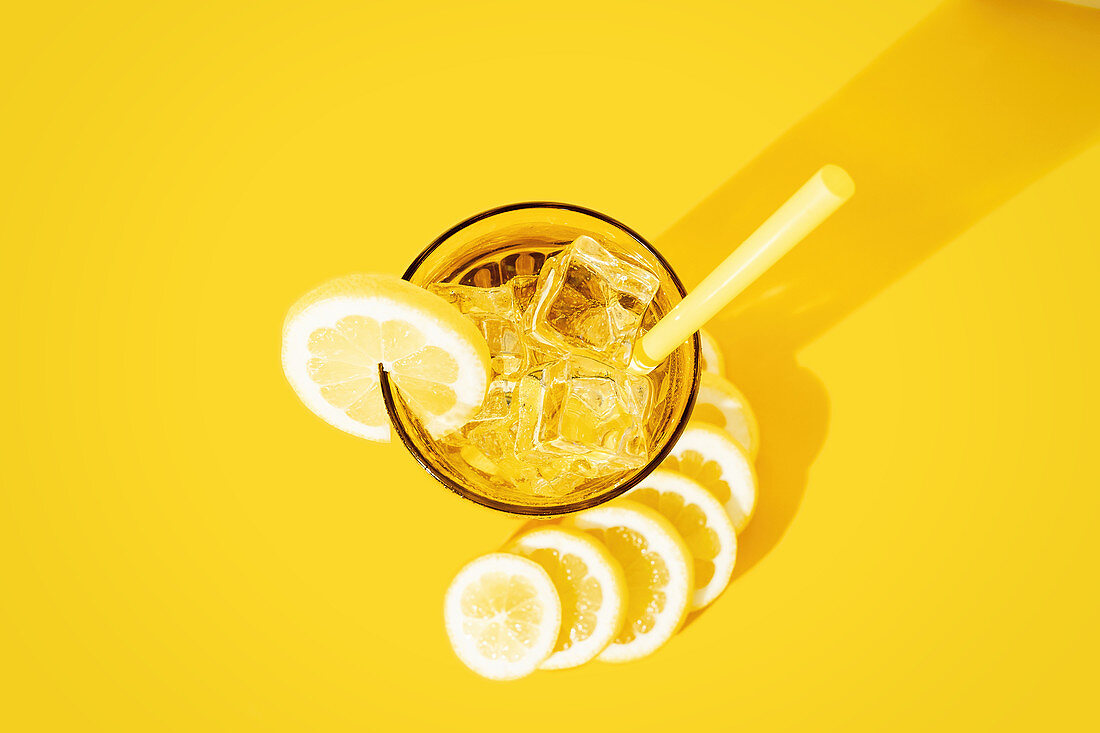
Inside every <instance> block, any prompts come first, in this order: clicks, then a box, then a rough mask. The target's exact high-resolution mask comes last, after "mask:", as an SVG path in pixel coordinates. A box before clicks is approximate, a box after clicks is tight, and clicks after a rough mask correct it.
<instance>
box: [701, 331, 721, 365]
mask: <svg viewBox="0 0 1100 733" xmlns="http://www.w3.org/2000/svg"><path fill="white" fill-rule="evenodd" d="M699 345H700V347H701V348H700V354H699V368H700V369H702V370H703V371H704V372H710V373H711V374H717V375H719V376H721V375H723V374H725V373H726V360H725V358H724V357H723V356H722V349H721V348H719V346H718V342H717V341H716V340H715V339H714V337H713V336H711V335H710V334H709V333H707V332H706V331H705V330H704V329H702V328H700V329H699Z"/></svg>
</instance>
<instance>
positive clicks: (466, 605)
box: [443, 552, 561, 680]
mask: <svg viewBox="0 0 1100 733" xmlns="http://www.w3.org/2000/svg"><path fill="white" fill-rule="evenodd" d="M443 618H444V621H445V623H446V626H447V636H448V637H449V638H450V640H451V647H453V648H454V650H455V654H457V655H458V658H459V659H460V660H461V661H462V663H463V664H465V665H466V666H467V667H469V668H470V669H472V670H473V671H475V672H477V673H478V674H479V675H481V676H482V677H488V678H489V679H493V680H512V679H516V678H518V677H524V676H526V675H529V674H531V673H532V672H534V671H535V670H536V669H537V668H538V666H539V664H540V663H542V661H543V660H544V659H546V657H547V656H549V654H550V652H551V651H552V650H553V649H554V644H555V643H556V642H557V640H558V628H559V626H560V625H561V606H560V605H559V602H558V592H557V591H556V590H555V589H554V583H553V582H552V581H551V580H550V576H549V575H547V574H546V571H545V570H543V569H542V567H541V566H540V565H539V564H538V563H536V562H533V561H531V560H528V559H527V558H524V557H520V556H518V555H512V554H508V553H503V552H498V553H493V554H491V555H483V556H482V557H479V558H478V559H476V560H474V561H473V562H471V563H470V564H469V565H467V566H466V567H464V568H462V570H459V571H458V575H456V576H455V579H454V580H453V581H451V587H450V588H448V589H447V595H446V597H445V598H444V600H443Z"/></svg>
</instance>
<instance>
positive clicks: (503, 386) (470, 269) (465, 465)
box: [382, 203, 699, 514]
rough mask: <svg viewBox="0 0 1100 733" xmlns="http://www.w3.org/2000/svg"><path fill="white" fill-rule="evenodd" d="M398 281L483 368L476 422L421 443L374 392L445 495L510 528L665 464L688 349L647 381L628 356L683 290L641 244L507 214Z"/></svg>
mask: <svg viewBox="0 0 1100 733" xmlns="http://www.w3.org/2000/svg"><path fill="white" fill-rule="evenodd" d="M405 278H406V279H407V280H409V281H411V282H412V283H414V284H416V285H420V286H422V287H425V288H426V289H428V290H430V291H432V292H434V293H436V294H437V295H440V296H441V297H443V298H444V299H446V300H448V301H450V302H451V303H452V304H454V305H455V306H456V307H457V308H459V310H461V311H462V312H463V313H464V314H465V315H466V316H467V317H468V318H469V319H470V320H472V321H473V322H474V323H475V325H477V326H478V328H479V330H480V331H481V332H482V334H483V335H484V336H485V338H486V341H487V342H488V343H489V349H490V354H491V356H492V362H491V374H490V384H489V389H488V392H487V396H486V399H485V403H484V405H483V406H482V408H481V410H480V411H479V412H478V413H477V414H475V415H474V416H473V417H472V418H471V420H470V421H469V422H468V423H467V424H466V425H464V426H463V427H462V428H461V429H460V430H458V431H455V432H453V433H451V434H449V435H446V436H444V437H442V438H440V439H438V440H437V439H434V438H432V437H431V436H430V435H429V434H428V433H427V431H425V430H424V429H423V426H422V425H420V424H419V421H418V420H417V419H416V417H415V416H414V415H413V414H412V413H411V412H410V411H409V410H408V409H407V406H406V404H405V402H404V400H403V398H402V395H401V394H400V391H399V390H397V389H395V388H393V386H392V383H390V382H389V380H388V379H386V378H383V380H382V381H383V395H384V397H385V401H386V405H387V409H388V410H389V412H390V416H391V419H392V421H393V424H394V428H395V432H396V433H397V435H398V436H399V437H400V438H401V439H402V441H403V442H404V443H405V445H406V446H407V447H408V448H409V449H410V451H412V453H413V454H414V456H416V457H417V459H418V460H419V461H420V463H421V464H422V465H423V466H424V467H425V468H426V469H427V470H428V471H429V472H430V473H431V474H432V475H433V476H435V477H436V478H437V479H439V480H440V481H441V482H443V483H444V484H445V485H446V486H448V487H449V488H450V489H452V490H454V491H456V492H457V493H459V494H461V495H462V496H465V497H467V498H469V499H472V500H474V501H476V502H478V503H480V504H483V505H485V506H489V507H492V508H495V509H502V510H505V511H509V512H514V513H519V514H556V513H561V512H568V511H575V510H577V509H582V508H585V507H588V506H593V505H595V504H597V503H600V502H602V501H605V500H607V499H609V498H611V497H613V496H617V495H619V494H621V493H623V492H625V491H627V490H628V489H630V488H631V487H632V486H634V485H635V484H636V483H637V482H638V481H640V480H641V479H642V478H644V477H645V476H646V475H648V473H649V472H650V471H651V470H653V469H654V468H655V467H656V466H657V465H658V464H659V463H660V462H661V460H662V459H663V458H664V457H665V455H666V454H667V452H668V450H669V449H670V448H671V446H672V444H673V442H675V438H676V437H677V436H678V435H679V433H680V431H681V430H682V429H683V427H684V424H685V422H686V418H687V415H688V414H690V408H691V405H692V403H693V401H694V398H695V394H696V391H697V389H698V372H699V367H698V359H699V356H698V354H699V346H698V337H695V338H693V339H689V340H688V341H687V342H686V343H685V344H683V345H682V346H681V347H679V348H677V349H676V350H675V351H673V353H672V354H671V355H670V356H669V357H668V358H667V359H664V360H663V361H662V362H661V363H660V364H659V365H658V366H657V367H656V368H655V369H654V370H652V371H651V372H650V373H648V374H645V375H638V374H633V373H631V372H629V371H628V366H629V364H630V358H631V353H632V349H633V345H634V343H635V342H636V340H637V339H638V338H639V336H640V335H641V334H644V333H645V332H646V331H647V330H648V328H649V327H651V326H652V325H653V324H654V323H655V322H656V321H657V320H658V319H659V318H661V317H662V316H663V315H664V314H665V313H667V312H668V311H669V310H670V309H671V308H672V307H673V306H675V305H676V304H677V303H679V302H680V300H681V299H682V298H683V296H684V290H683V287H682V285H681V284H680V282H679V280H678V278H677V277H676V275H675V273H674V272H673V271H672V269H671V268H670V267H669V265H668V264H667V263H666V262H665V261H664V260H663V258H662V257H661V256H660V255H659V254H658V253H657V252H656V250H654V249H653V248H652V247H651V246H650V245H649V244H648V243H646V242H645V240H644V239H642V238H641V237H640V236H639V235H637V234H636V233H634V232H633V231H631V230H630V229H628V228H627V227H625V226H624V225H622V224H619V223H618V222H616V221H614V220H612V219H610V218H609V217H606V216H604V215H602V214H599V213H597V212H594V211H590V210H587V209H582V208H580V207H573V206H567V205H563V204H545V203H542V204H518V205H515V206H508V207H503V208H501V209H495V210H493V211H490V212H486V213H484V214H480V215H478V216H475V217H473V218H471V219H469V220H467V221H465V222H463V223H462V224H459V225H458V226H456V227H455V228H454V229H452V230H450V231H449V232H447V233H446V234H444V235H443V236H442V237H440V238H439V239H438V240H437V241H436V242H435V243H433V244H432V245H431V246H430V247H429V248H428V249H427V250H425V251H424V252H423V253H422V254H421V255H420V256H419V257H418V258H417V259H416V260H415V261H414V262H413V264H412V265H411V266H410V267H409V269H408V271H407V272H406V273H405Z"/></svg>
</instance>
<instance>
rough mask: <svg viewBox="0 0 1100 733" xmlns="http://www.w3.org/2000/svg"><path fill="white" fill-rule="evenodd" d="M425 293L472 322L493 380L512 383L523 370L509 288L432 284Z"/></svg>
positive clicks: (515, 317) (509, 286)
mask: <svg viewBox="0 0 1100 733" xmlns="http://www.w3.org/2000/svg"><path fill="white" fill-rule="evenodd" d="M428 290H430V291H431V292H433V293H435V294H436V295H438V296H440V297H441V298H443V299H444V300H446V301H447V302H449V303H451V304H452V305H454V306H455V307H456V308H458V309H459V310H460V311H462V313H463V314H464V315H465V316H466V317H467V318H469V319H470V320H471V321H473V322H474V325H476V326H477V327H478V330H479V331H481V334H482V335H483V336H484V337H485V341H486V342H487V343H488V344H489V354H490V355H491V357H492V361H491V363H490V366H491V368H492V370H493V375H492V376H493V378H494V379H505V380H515V379H516V378H517V377H518V376H519V375H520V373H521V371H522V370H523V366H524V362H523V344H522V341H521V338H520V332H519V328H518V327H517V324H518V323H519V322H520V314H519V311H518V310H516V304H515V297H514V295H513V292H512V285H511V284H506V285H501V286H498V287H491V288H481V287H474V286H470V285H461V284H456V283H433V284H431V285H429V286H428Z"/></svg>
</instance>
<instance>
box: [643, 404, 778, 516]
mask: <svg viewBox="0 0 1100 733" xmlns="http://www.w3.org/2000/svg"><path fill="white" fill-rule="evenodd" d="M661 468H667V469H670V470H672V471H677V472H679V473H682V474H683V475H685V476H687V477H688V478H690V479H694V480H695V481H697V482H698V483H700V484H702V485H703V486H704V487H705V488H706V489H707V491H709V492H710V493H712V494H714V496H715V498H717V499H718V501H719V502H721V504H722V506H724V507H725V509H726V514H728V515H729V517H730V519H731V520H732V521H733V527H734V529H735V530H737V532H738V534H740V533H741V530H743V529H744V528H745V525H746V524H748V523H749V520H750V519H751V518H752V513H753V512H754V511H755V510H756V471H754V470H753V467H752V459H750V458H749V454H748V453H746V452H745V449H744V448H742V447H741V444H740V443H738V442H737V441H736V440H734V439H733V436H731V435H730V434H729V433H727V432H726V431H725V430H722V429H721V428H716V427H714V426H713V425H709V424H707V423H704V422H699V421H698V420H692V421H691V422H689V423H688V425H687V427H686V428H685V429H684V432H683V433H682V434H681V435H680V439H679V440H677V441H676V444H675V445H674V446H672V452H671V453H669V455H668V458H666V459H665V460H664V462H663V463H661Z"/></svg>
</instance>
